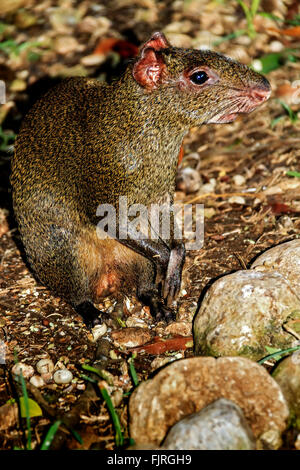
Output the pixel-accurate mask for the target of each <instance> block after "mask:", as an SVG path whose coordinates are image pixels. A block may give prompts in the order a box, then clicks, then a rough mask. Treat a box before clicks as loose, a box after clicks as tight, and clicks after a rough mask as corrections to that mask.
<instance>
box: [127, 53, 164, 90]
mask: <svg viewBox="0 0 300 470" xmlns="http://www.w3.org/2000/svg"><path fill="white" fill-rule="evenodd" d="M165 70H166V65H165V63H164V61H163V58H162V57H161V56H160V55H159V54H158V53H157V52H156V51H155V50H154V49H152V48H146V49H145V48H143V49H142V51H141V55H140V58H139V59H138V60H137V62H136V63H135V64H134V66H133V72H132V73H133V77H134V79H135V80H136V81H137V82H138V83H139V84H140V85H141V86H142V87H144V88H146V89H147V90H148V91H152V90H153V89H155V88H157V87H158V85H159V84H160V83H162V81H163V76H164V72H165Z"/></svg>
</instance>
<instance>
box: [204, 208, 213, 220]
mask: <svg viewBox="0 0 300 470" xmlns="http://www.w3.org/2000/svg"><path fill="white" fill-rule="evenodd" d="M214 215H216V209H214V208H213V207H205V208H204V218H205V219H211V218H212V217H213V216H214Z"/></svg>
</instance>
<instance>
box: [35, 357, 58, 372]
mask: <svg viewBox="0 0 300 470" xmlns="http://www.w3.org/2000/svg"><path fill="white" fill-rule="evenodd" d="M36 370H37V371H38V373H39V374H51V373H52V372H53V370H54V364H53V362H52V361H51V359H47V358H46V359H41V360H40V361H38V363H37V365H36Z"/></svg>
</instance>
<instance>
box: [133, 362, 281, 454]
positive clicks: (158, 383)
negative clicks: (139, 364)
mask: <svg viewBox="0 0 300 470" xmlns="http://www.w3.org/2000/svg"><path fill="white" fill-rule="evenodd" d="M220 398H227V399H228V400H231V401H233V402H234V403H235V404H237V405H238V406H239V407H240V408H241V409H242V411H243V413H244V416H245V418H246V420H247V422H248V424H249V426H250V428H251V430H252V432H253V434H254V436H255V438H256V439H258V438H259V436H260V435H262V434H263V433H265V432H267V431H269V430H271V429H272V430H278V431H279V433H281V432H282V431H283V430H284V429H285V427H286V420H287V418H288V415H289V412H288V407H287V404H286V401H285V399H284V397H283V394H282V392H281V389H280V387H279V386H278V384H277V383H276V382H275V380H274V379H272V377H271V376H270V375H269V374H268V372H267V371H266V370H265V368H264V367H262V366H260V365H258V364H256V363H255V362H253V361H250V360H249V359H246V358H243V357H224V358H219V359H215V358H213V357H192V358H188V359H182V360H178V361H175V362H172V363H171V364H169V365H167V366H166V367H164V368H163V369H161V370H160V371H159V372H158V373H157V374H156V375H155V376H154V377H153V379H151V380H147V381H145V382H142V383H141V384H140V385H139V386H138V387H137V388H136V389H135V390H134V392H133V393H132V395H131V397H130V401H129V422H130V435H131V437H132V438H133V439H134V440H135V442H136V444H149V443H151V444H155V445H160V444H161V442H162V441H163V439H164V438H165V436H166V433H167V432H168V430H169V429H170V428H171V427H172V426H173V425H174V424H175V423H177V422H178V421H179V420H181V419H183V418H184V417H186V416H188V415H191V414H192V413H195V412H198V411H200V410H202V409H203V408H204V407H206V406H207V405H209V404H210V403H212V402H214V401H216V400H218V399H220Z"/></svg>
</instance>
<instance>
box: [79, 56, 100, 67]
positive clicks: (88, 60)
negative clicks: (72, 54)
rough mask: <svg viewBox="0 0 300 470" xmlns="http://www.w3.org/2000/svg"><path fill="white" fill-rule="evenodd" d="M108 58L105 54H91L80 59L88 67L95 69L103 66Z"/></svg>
mask: <svg viewBox="0 0 300 470" xmlns="http://www.w3.org/2000/svg"><path fill="white" fill-rule="evenodd" d="M105 60H106V56H105V55H104V54H89V55H86V56H84V57H82V58H81V59H80V62H81V63H82V64H83V65H85V66H86V67H94V66H95V65H101V64H103V62H105Z"/></svg>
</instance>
